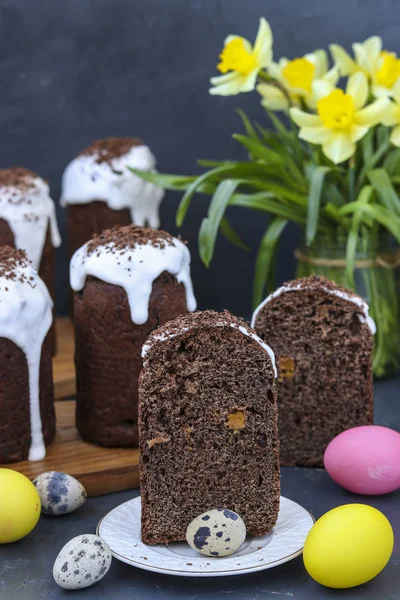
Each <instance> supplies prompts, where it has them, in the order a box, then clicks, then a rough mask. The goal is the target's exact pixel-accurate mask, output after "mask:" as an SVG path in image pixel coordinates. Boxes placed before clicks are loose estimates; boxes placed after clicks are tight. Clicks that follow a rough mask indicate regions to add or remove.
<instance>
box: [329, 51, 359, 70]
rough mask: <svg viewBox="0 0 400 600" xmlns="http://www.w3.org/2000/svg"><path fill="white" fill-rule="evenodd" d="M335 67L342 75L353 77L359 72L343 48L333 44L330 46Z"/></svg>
mask: <svg viewBox="0 0 400 600" xmlns="http://www.w3.org/2000/svg"><path fill="white" fill-rule="evenodd" d="M329 50H330V51H331V54H332V58H333V61H334V63H335V66H336V67H338V69H339V71H340V73H341V74H342V75H351V74H352V73H355V71H357V65H356V63H355V61H354V60H353V59H352V58H351V56H350V55H349V54H348V53H347V52H346V50H345V49H344V48H342V46H339V45H338V44H331V45H330V46H329Z"/></svg>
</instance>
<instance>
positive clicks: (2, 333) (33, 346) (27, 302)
mask: <svg viewBox="0 0 400 600" xmlns="http://www.w3.org/2000/svg"><path fill="white" fill-rule="evenodd" d="M16 275H17V277H16V278H15V280H11V279H7V278H6V277H5V276H2V277H0V337H3V338H7V339H9V340H11V341H12V342H14V344H16V345H17V346H18V347H19V348H21V350H22V351H23V352H24V354H25V356H26V361H27V364H28V376H29V403H30V404H29V405H30V423H31V446H30V451H29V460H42V459H43V458H44V457H45V455H46V448H45V445H44V441H43V433H42V420H41V416H40V403H39V373H40V358H41V354H42V344H43V341H44V339H45V337H46V335H47V332H48V331H49V329H50V327H51V323H52V320H53V316H52V308H53V302H52V300H51V298H50V294H49V292H48V290H47V287H46V286H45V284H44V283H43V281H42V280H41V279H40V277H39V275H38V274H37V272H36V271H35V269H34V268H33V267H32V265H31V264H30V263H28V261H26V263H25V264H24V265H18V266H17V268H16ZM21 277H23V278H24V280H23V281H21V280H20V278H21Z"/></svg>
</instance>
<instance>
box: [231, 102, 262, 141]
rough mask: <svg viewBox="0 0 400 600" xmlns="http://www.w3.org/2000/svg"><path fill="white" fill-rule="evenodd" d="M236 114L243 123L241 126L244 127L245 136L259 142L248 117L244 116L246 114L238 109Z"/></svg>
mask: <svg viewBox="0 0 400 600" xmlns="http://www.w3.org/2000/svg"><path fill="white" fill-rule="evenodd" d="M237 113H238V115H239V116H240V118H241V119H242V121H243V125H244V128H245V130H246V133H247V135H248V136H249V137H251V138H252V139H253V140H259V139H260V138H259V137H258V135H257V132H256V130H255V129H254V127H253V125H252V124H251V123H250V120H249V118H248V116H247V115H246V113H245V112H244V110H242V109H241V108H238V109H237Z"/></svg>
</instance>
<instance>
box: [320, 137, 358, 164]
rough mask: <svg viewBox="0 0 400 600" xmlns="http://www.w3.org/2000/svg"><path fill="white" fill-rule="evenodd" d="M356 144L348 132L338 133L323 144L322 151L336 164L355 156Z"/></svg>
mask: <svg viewBox="0 0 400 600" xmlns="http://www.w3.org/2000/svg"><path fill="white" fill-rule="evenodd" d="M355 149H356V145H355V144H354V142H352V141H351V139H350V136H349V135H348V133H336V134H335V135H333V136H332V138H331V139H330V140H329V142H327V143H326V144H323V146H322V152H323V153H324V154H325V156H327V157H328V158H329V159H330V160H331V161H332V162H333V163H335V165H337V164H339V163H341V162H343V161H344V160H347V159H348V158H350V156H353V154H354V152H355Z"/></svg>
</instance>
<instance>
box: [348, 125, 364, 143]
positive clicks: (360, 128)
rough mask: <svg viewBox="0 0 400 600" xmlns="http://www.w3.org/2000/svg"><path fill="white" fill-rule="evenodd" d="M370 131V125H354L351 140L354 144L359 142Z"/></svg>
mask: <svg viewBox="0 0 400 600" xmlns="http://www.w3.org/2000/svg"><path fill="white" fill-rule="evenodd" d="M368 131H369V127H368V125H353V127H352V128H351V131H350V139H351V141H352V142H354V143H355V142H358V140H361V138H363V137H364V135H366V134H367V133H368Z"/></svg>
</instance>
